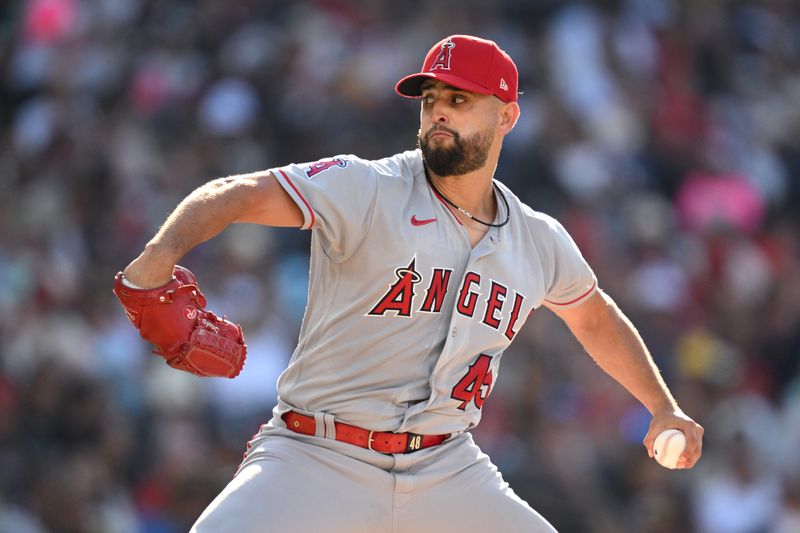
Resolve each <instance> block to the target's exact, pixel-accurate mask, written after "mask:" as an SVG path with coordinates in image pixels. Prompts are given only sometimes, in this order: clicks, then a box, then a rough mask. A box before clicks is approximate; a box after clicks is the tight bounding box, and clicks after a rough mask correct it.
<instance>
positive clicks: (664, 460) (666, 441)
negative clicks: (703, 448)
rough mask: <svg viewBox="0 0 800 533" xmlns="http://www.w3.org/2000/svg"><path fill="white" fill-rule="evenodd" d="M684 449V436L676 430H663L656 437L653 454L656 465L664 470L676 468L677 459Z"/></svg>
mask: <svg viewBox="0 0 800 533" xmlns="http://www.w3.org/2000/svg"><path fill="white" fill-rule="evenodd" d="M685 447H686V436H685V435H684V434H683V432H682V431H680V430H677V429H665V430H664V431H662V432H661V433H659V434H658V436H657V437H656V441H655V443H654V444H653V453H654V454H655V459H656V461H658V464H660V465H661V466H663V467H665V468H675V467H676V466H678V458H679V457H680V456H681V453H683V449H684V448H685Z"/></svg>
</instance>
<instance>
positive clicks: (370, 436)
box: [367, 430, 375, 452]
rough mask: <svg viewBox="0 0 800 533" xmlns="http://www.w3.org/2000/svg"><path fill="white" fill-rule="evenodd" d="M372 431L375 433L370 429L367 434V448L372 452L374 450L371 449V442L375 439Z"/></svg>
mask: <svg viewBox="0 0 800 533" xmlns="http://www.w3.org/2000/svg"><path fill="white" fill-rule="evenodd" d="M374 433H375V432H374V431H372V430H370V432H369V435H367V449H368V450H370V451H372V452H374V451H375V450H373V449H372V443H373V442H374V441H375V439H374V438H373V437H372V435H373V434H374Z"/></svg>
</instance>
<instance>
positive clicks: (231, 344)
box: [114, 265, 247, 378]
mask: <svg viewBox="0 0 800 533" xmlns="http://www.w3.org/2000/svg"><path fill="white" fill-rule="evenodd" d="M173 277H174V279H173V280H172V281H170V282H169V283H167V284H166V285H163V286H161V287H157V288H155V289H134V288H131V287H128V286H126V285H125V284H123V282H122V272H119V273H117V275H116V276H115V277H114V294H115V295H116V297H117V298H119V301H120V302H121V303H122V307H123V308H124V309H125V314H126V315H128V318H129V319H130V320H131V322H133V325H134V326H136V329H138V330H139V334H140V335H141V336H142V337H143V338H145V339H146V340H148V341H149V342H151V343H153V344H154V345H155V346H156V349H155V350H154V351H153V353H155V354H156V355H160V356H161V357H163V358H164V359H166V361H167V364H168V365H170V366H171V367H173V368H177V369H179V370H184V371H186V372H191V373H192V374H196V375H198V376H218V377H223V376H224V377H229V378H233V377H236V376H237V375H239V372H240V371H241V370H242V367H243V366H244V361H245V357H246V354H247V345H246V344H245V343H244V335H243V334H242V328H241V327H239V325H237V324H234V323H232V322H230V321H229V320H226V319H225V317H222V318H220V317H218V316H217V315H215V314H214V313H212V312H211V311H207V310H206V308H205V307H206V298H205V296H203V293H202V292H200V289H199V288H198V287H197V278H195V276H194V274H192V273H191V272H190V271H189V270H188V269H186V268H183V267H182V266H180V265H176V266H175V269H174V271H173Z"/></svg>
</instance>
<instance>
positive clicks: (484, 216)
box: [427, 165, 497, 221]
mask: <svg viewBox="0 0 800 533" xmlns="http://www.w3.org/2000/svg"><path fill="white" fill-rule="evenodd" d="M427 173H428V177H429V178H430V180H431V182H432V183H433V185H434V186H435V187H436V189H438V190H439V191H440V192H441V193H442V194H444V195H445V196H446V197H447V198H448V199H449V200H450V201H452V202H453V203H454V204H456V205H457V206H458V207H460V208H462V209H464V210H466V211H468V212H469V213H470V214H471V215H472V216H473V217H476V218H478V219H481V220H486V221H492V220H494V217H495V216H496V214H497V202H496V201H495V196H494V189H493V186H492V177H493V175H494V166H492V167H491V169H489V168H488V165H487V166H485V167H483V168H481V169H478V170H476V171H474V172H469V173H467V174H461V175H458V176H439V175H437V174H435V173H434V172H432V171H431V170H430V169H427Z"/></svg>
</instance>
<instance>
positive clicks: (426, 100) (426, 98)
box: [422, 93, 435, 105]
mask: <svg viewBox="0 0 800 533" xmlns="http://www.w3.org/2000/svg"><path fill="white" fill-rule="evenodd" d="M434 100H435V98H434V97H433V95H432V94H431V93H428V94H423V95H422V103H423V104H425V105H431V104H433V101H434Z"/></svg>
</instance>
